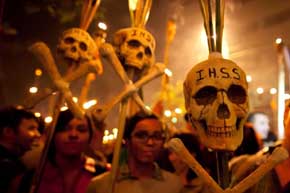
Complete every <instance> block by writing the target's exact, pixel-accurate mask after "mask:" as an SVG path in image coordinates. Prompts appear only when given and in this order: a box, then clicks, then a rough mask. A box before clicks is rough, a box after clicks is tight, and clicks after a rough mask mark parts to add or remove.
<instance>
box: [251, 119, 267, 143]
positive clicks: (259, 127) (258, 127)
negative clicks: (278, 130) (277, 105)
mask: <svg viewBox="0 0 290 193" xmlns="http://www.w3.org/2000/svg"><path fill="white" fill-rule="evenodd" d="M254 116H255V117H254V122H253V126H254V129H255V131H256V132H258V134H259V135H260V136H261V137H262V139H265V138H267V136H268V133H269V130H270V125H269V118H268V117H267V115H264V114H256V115H254Z"/></svg>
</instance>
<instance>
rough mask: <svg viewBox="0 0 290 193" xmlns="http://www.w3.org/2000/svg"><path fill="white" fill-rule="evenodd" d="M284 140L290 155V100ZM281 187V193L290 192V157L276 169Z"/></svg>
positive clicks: (287, 103)
mask: <svg viewBox="0 0 290 193" xmlns="http://www.w3.org/2000/svg"><path fill="white" fill-rule="evenodd" d="M284 134H285V136H284V139H283V140H282V146H283V147H285V148H286V149H287V151H288V152H289V153H290V100H289V99H288V100H287V101H286V103H285V112H284ZM275 173H276V174H277V177H278V181H279V185H280V187H281V191H280V192H281V193H288V192H290V157H288V159H287V160H285V161H283V162H282V163H281V164H279V165H277V166H276V168H275Z"/></svg>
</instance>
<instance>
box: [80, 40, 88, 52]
mask: <svg viewBox="0 0 290 193" xmlns="http://www.w3.org/2000/svg"><path fill="white" fill-rule="evenodd" d="M80 49H81V50H83V51H87V50H88V46H87V44H85V43H84V42H81V43H80Z"/></svg>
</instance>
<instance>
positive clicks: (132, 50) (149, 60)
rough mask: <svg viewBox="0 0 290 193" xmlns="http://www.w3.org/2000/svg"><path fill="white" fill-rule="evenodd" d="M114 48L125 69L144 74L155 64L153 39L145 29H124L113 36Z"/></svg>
mask: <svg viewBox="0 0 290 193" xmlns="http://www.w3.org/2000/svg"><path fill="white" fill-rule="evenodd" d="M114 47H115V50H116V53H117V54H118V57H119V58H120V60H121V62H122V64H123V65H125V67H126V68H128V67H133V68H135V69H138V70H139V71H141V73H142V74H146V73H147V71H148V69H149V68H150V67H151V66H152V65H153V64H154V62H155V55H154V52H155V39H154V37H153V36H152V35H151V34H150V33H149V32H148V31H146V30H145V29H141V28H134V27H132V28H125V29H121V30H119V31H117V32H116V33H115V35H114Z"/></svg>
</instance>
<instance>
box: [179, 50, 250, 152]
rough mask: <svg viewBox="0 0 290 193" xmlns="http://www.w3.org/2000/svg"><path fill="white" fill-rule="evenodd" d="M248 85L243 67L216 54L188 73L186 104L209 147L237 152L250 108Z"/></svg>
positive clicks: (185, 90)
mask: <svg viewBox="0 0 290 193" xmlns="http://www.w3.org/2000/svg"><path fill="white" fill-rule="evenodd" d="M247 87H248V85H247V81H246V76H245V73H244V72H243V70H242V69H241V68H239V66H237V65H236V64H235V63H234V62H232V61H230V60H226V59H223V58H222V57H221V55H220V54H217V53H212V54H210V56H209V59H208V60H206V61H204V62H201V63H199V64H197V65H196V66H194V67H193V68H192V69H191V71H190V72H189V73H188V75H187V78H186V80H185V82H184V96H185V106H186V109H187V111H188V113H189V114H190V115H191V117H190V118H191V123H192V125H193V126H194V127H195V128H196V129H197V133H198V135H199V137H200V139H201V142H202V143H203V144H204V145H205V146H206V147H208V148H211V149H213V150H223V151H234V150H235V149H236V148H237V147H238V146H239V145H240V144H241V142H242V139H243V124H244V122H245V120H246V116H247V113H248V109H249V107H248V95H247Z"/></svg>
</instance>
